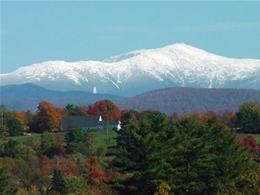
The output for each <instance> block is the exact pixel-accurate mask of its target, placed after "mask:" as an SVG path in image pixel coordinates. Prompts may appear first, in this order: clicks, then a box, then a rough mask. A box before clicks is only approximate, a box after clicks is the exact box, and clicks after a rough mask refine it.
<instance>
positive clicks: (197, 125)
mask: <svg viewBox="0 0 260 195" xmlns="http://www.w3.org/2000/svg"><path fill="white" fill-rule="evenodd" d="M1 113H3V115H1V116H2V118H1V135H2V136H3V137H4V136H9V135H10V136H15V135H16V134H17V133H18V132H19V131H18V130H17V129H16V130H15V128H14V127H16V125H17V124H19V125H17V127H18V126H21V129H20V130H21V131H22V132H23V131H30V132H37V133H41V136H40V140H36V139H30V138H29V139H27V141H26V142H19V141H18V140H16V139H9V140H8V141H6V142H3V143H2V144H1V145H0V194H35V195H38V194H50V195H54V194H70V195H71V194H87V195H88V194H90V195H92V194H96V195H97V194H104V195H105V194H106V195H110V194H111V195H112V194H122V195H124V194H126V195H127V194H142V195H146V194H147V195H150V194H151V195H159V194H180V195H181V194H216V195H227V194H241V195H242V194H252V195H254V194H255V195H256V194H260V191H259V186H260V164H259V163H260V158H259V157H260V156H259V155H260V154H259V147H258V146H257V143H256V141H255V140H254V138H253V137H252V136H250V135H249V136H244V137H242V136H240V134H237V133H236V132H237V131H239V132H245V133H259V126H260V125H259V121H260V105H259V104H258V103H254V102H247V103H244V104H242V105H241V106H240V108H239V110H238V112H237V113H234V112H231V111H226V112H225V113H223V114H221V115H220V114H217V113H215V112H213V111H209V112H206V113H195V114H191V115H178V113H173V115H172V116H166V115H165V114H163V113H161V112H158V111H151V110H144V111H139V112H138V111H135V110H124V111H120V110H119V109H118V108H117V106H116V105H115V104H113V102H111V101H109V100H102V101H99V102H96V103H95V104H94V105H92V106H74V105H72V104H68V105H67V106H66V107H65V108H57V107H55V106H53V105H52V104H50V103H49V102H46V101H43V102H41V103H40V104H39V107H38V111H37V112H36V113H31V112H18V111H8V110H6V109H5V108H4V107H3V106H2V107H1ZM96 114H101V115H102V116H103V118H104V119H105V120H106V119H107V120H111V119H113V120H118V119H120V120H121V123H122V130H121V131H118V132H116V133H117V138H116V143H117V144H116V146H114V147H113V148H108V147H107V146H106V145H105V142H104V143H100V142H98V141H97V140H95V138H94V137H93V134H91V132H90V131H85V130H81V129H75V130H71V131H68V132H65V133H60V132H59V131H58V126H59V121H60V120H61V118H62V117H63V116H70V115H74V116H75V115H85V116H87V115H96ZM15 120H16V122H14V121H15ZM10 124H12V125H10ZM14 124H16V125H14ZM2 130H3V131H2ZM12 131H13V132H16V134H15V133H14V134H13V132H12ZM111 151H112V152H111ZM111 153H112V154H111Z"/></svg>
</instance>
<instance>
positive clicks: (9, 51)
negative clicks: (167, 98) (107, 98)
mask: <svg viewBox="0 0 260 195" xmlns="http://www.w3.org/2000/svg"><path fill="white" fill-rule="evenodd" d="M259 13H260V1H196V2H194V1H165V2H161V1H141V2H140V1H127V2H126V1H121V2H120V1H77V2H75V1H1V73H7V72H11V71H14V70H15V69H17V68H19V67H21V66H27V65H31V64H33V63H39V62H44V61H49V60H64V61H69V62H73V61H82V60H84V61H85V60H103V59H105V58H107V57H109V56H112V55H116V54H121V53H125V52H129V51H133V50H139V49H153V48H158V47H163V46H166V45H170V44H174V43H185V44H188V45H191V46H194V47H198V48H200V49H203V50H206V51H208V52H211V53H214V54H218V55H223V56H226V57H231V58H254V59H260V16H259V15H260V14H259Z"/></svg>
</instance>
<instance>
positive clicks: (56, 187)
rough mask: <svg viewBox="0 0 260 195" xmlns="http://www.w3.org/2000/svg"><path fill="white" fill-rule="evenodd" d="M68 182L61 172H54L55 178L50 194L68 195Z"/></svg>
mask: <svg viewBox="0 0 260 195" xmlns="http://www.w3.org/2000/svg"><path fill="white" fill-rule="evenodd" d="M67 186H68V184H67V181H66V179H65V176H64V174H63V172H62V171H61V170H54V174H53V178H52V181H51V187H50V189H49V193H54V192H56V193H57V192H58V193H60V194H67Z"/></svg>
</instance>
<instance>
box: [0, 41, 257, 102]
mask: <svg viewBox="0 0 260 195" xmlns="http://www.w3.org/2000/svg"><path fill="white" fill-rule="evenodd" d="M0 80H1V86H5V85H14V84H23V83H32V84H35V85H38V86H41V87H44V88H47V89H51V90H60V91H85V92H90V93H97V94H113V95H119V96H124V97H130V96H134V95H138V94H141V93H144V92H147V91H151V90H155V89H160V88H167V87H196V88H251V89H260V60H256V59H231V58H226V57H222V56H218V55H214V54H211V53H208V52H206V51H203V50H201V49H198V48H194V47H192V46H188V45H185V44H173V45H169V46H166V47H163V48H158V49H150V50H138V51H133V52H129V53H125V54H121V55H117V56H112V57H110V58H108V59H105V60H104V61H79V62H72V63H70V62H64V61H48V62H43V63H39V64H33V65H30V66H26V67H21V68H19V69H17V70H15V71H13V72H10V73H7V74H1V75H0Z"/></svg>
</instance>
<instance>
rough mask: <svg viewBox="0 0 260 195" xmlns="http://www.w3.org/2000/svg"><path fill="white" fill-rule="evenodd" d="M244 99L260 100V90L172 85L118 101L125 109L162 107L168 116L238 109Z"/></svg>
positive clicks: (157, 108) (247, 100) (161, 109)
mask: <svg viewBox="0 0 260 195" xmlns="http://www.w3.org/2000/svg"><path fill="white" fill-rule="evenodd" d="M244 102H258V103H260V90H252V89H203V88H188V87H171V88H164V89H158V90H154V91H150V92H147V93H144V94H140V95H138V96H135V97H131V98H127V99H123V100H120V101H118V102H117V105H118V106H119V107H120V108H121V109H133V110H143V109H151V110H159V111H161V112H163V113H165V114H167V115H171V114H172V113H173V112H177V113H179V114H181V113H182V114H184V113H186V114H187V113H188V114H191V113H197V112H207V111H208V110H213V111H215V112H217V113H223V112H225V111H226V110H232V111H234V112H236V111H237V110H238V108H239V105H241V104H242V103H244Z"/></svg>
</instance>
